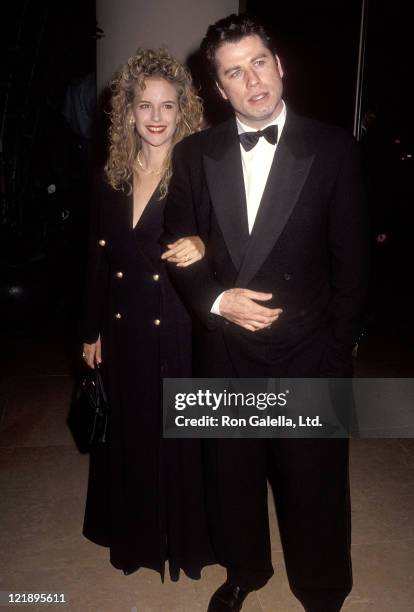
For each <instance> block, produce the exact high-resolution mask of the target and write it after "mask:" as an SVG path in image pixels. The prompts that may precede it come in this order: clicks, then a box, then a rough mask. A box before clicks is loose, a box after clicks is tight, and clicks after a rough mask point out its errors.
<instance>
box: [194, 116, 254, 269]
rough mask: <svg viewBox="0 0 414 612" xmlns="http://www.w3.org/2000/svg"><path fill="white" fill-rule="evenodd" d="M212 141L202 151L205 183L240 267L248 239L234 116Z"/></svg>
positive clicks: (224, 233)
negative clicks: (210, 145) (208, 148)
mask: <svg viewBox="0 0 414 612" xmlns="http://www.w3.org/2000/svg"><path fill="white" fill-rule="evenodd" d="M212 143H213V146H212V147H211V149H210V150H209V152H208V153H206V154H204V169H205V174H206V179H207V186H208V190H209V193H210V198H211V201H212V204H213V207H214V211H215V213H216V217H217V220H218V223H219V225H220V228H221V231H222V232H223V236H224V240H225V242H226V245H227V248H228V250H229V253H230V256H231V259H232V261H233V263H234V266H235V268H236V270H239V269H240V266H241V265H242V261H243V257H244V253H245V250H246V247H247V243H248V241H249V228H248V222H247V206H246V195H245V189H244V179H243V167H242V160H241V153H240V144H239V139H238V134H237V125H236V120H235V119H231V120H229V121H227V122H226V123H225V124H223V125H221V126H220V127H219V128H217V130H215V133H214V139H213V140H212Z"/></svg>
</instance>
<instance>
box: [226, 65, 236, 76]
mask: <svg viewBox="0 0 414 612" xmlns="http://www.w3.org/2000/svg"><path fill="white" fill-rule="evenodd" d="M239 69H240V66H232V67H231V68H227V70H225V71H224V75H227V74H230V72H234V70H239Z"/></svg>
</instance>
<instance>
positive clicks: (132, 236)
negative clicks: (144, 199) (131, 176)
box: [115, 185, 156, 271]
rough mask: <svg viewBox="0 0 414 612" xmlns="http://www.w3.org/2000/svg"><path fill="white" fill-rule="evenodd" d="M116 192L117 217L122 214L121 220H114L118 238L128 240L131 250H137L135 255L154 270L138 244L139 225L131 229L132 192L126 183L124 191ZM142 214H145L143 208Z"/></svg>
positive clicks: (149, 259)
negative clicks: (137, 232)
mask: <svg viewBox="0 0 414 612" xmlns="http://www.w3.org/2000/svg"><path fill="white" fill-rule="evenodd" d="M116 193H117V201H116V202H115V204H116V205H117V206H118V208H119V213H118V214H119V217H121V216H122V219H121V218H119V221H121V222H119V221H118V220H116V226H118V227H119V232H120V236H119V240H121V241H127V243H128V242H130V243H131V245H132V248H133V250H134V251H135V252H137V255H138V253H139V255H140V257H142V258H143V259H144V260H145V261H146V262H147V263H148V265H149V266H150V267H151V268H152V269H153V270H154V271H156V268H155V267H154V263H153V261H152V260H151V258H150V256H149V255H148V253H147V252H146V251H145V249H143V248H141V246H140V244H139V240H137V236H136V231H139V227H138V228H137V229H136V230H135V229H133V227H132V223H133V220H134V196H133V193H131V194H130V193H129V189H128V186H127V185H126V186H125V188H124V191H122V190H119V191H117V192H116ZM142 214H145V210H144V212H143V213H142ZM138 223H139V222H138Z"/></svg>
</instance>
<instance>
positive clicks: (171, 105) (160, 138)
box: [132, 77, 178, 147]
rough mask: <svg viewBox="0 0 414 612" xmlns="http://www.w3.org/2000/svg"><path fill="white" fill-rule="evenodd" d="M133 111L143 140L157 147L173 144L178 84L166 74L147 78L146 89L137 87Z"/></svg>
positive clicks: (136, 126)
mask: <svg viewBox="0 0 414 612" xmlns="http://www.w3.org/2000/svg"><path fill="white" fill-rule="evenodd" d="M132 114H133V117H134V120H135V128H136V130H137V132H138V134H139V135H140V136H141V139H142V141H143V142H146V143H148V144H149V145H152V146H153V147H159V146H161V145H165V144H171V140H172V138H173V136H174V132H175V129H176V127H177V122H178V96H177V90H176V88H175V87H174V85H172V84H171V83H169V82H168V81H166V80H165V79H162V78H156V77H151V78H148V79H145V89H140V88H139V87H137V88H136V90H135V98H134V102H133V104H132Z"/></svg>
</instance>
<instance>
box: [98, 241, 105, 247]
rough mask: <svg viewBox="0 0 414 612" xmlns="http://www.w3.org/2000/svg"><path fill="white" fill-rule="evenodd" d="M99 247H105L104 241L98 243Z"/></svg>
mask: <svg viewBox="0 0 414 612" xmlns="http://www.w3.org/2000/svg"><path fill="white" fill-rule="evenodd" d="M98 244H99V246H105V245H106V240H100V241H99V242H98Z"/></svg>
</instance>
